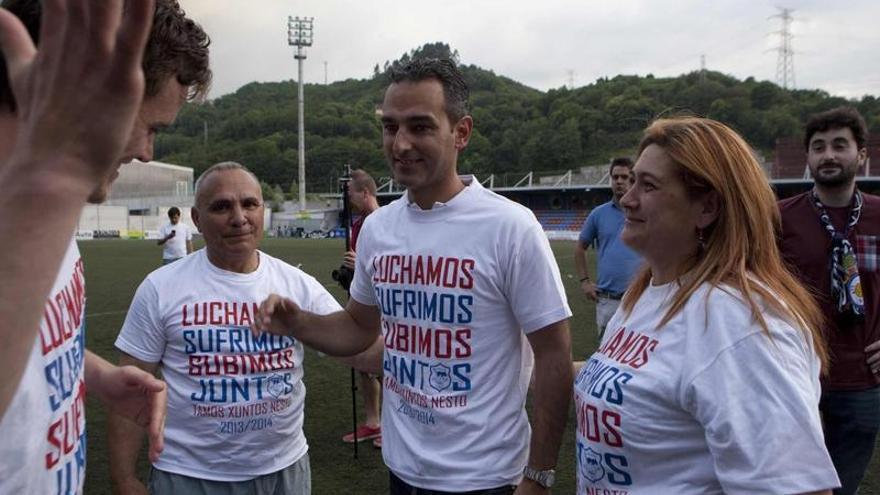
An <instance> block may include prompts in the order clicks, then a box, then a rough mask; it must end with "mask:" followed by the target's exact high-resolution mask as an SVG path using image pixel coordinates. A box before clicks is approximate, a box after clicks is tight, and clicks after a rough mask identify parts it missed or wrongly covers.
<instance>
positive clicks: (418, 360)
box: [255, 59, 572, 495]
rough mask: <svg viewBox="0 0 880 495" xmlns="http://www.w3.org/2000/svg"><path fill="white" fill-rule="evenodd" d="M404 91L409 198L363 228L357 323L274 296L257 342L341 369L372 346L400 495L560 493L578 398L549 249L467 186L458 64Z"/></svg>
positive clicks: (513, 209) (395, 152)
mask: <svg viewBox="0 0 880 495" xmlns="http://www.w3.org/2000/svg"><path fill="white" fill-rule="evenodd" d="M391 80H392V82H391V84H390V85H389V87H388V89H387V91H386V92H385V100H384V103H383V104H382V127H383V144H384V150H385V155H386V158H387V159H388V162H389V166H390V167H391V170H392V172H393V174H394V180H395V181H396V182H398V183H399V184H402V185H404V186H406V188H407V192H406V194H405V195H404V196H403V197H402V198H400V199H398V200H396V201H394V202H392V203H391V204H389V205H387V206H384V207H382V208H380V209H379V210H377V211H376V212H374V213H373V214H371V215H370V216H369V217H367V219H366V220H365V221H364V226H363V229H362V230H361V234H360V240H359V241H358V255H357V261H356V264H357V265H356V266H357V267H356V269H355V276H354V283H353V284H352V286H351V299H350V300H349V301H348V304H347V305H346V309H345V311H342V312H338V313H335V314H333V315H329V316H324V317H321V316H318V315H315V314H314V313H312V312H310V311H309V310H308V309H307V308H301V307H300V306H299V305H297V304H296V301H292V300H290V299H287V298H284V297H283V296H276V295H273V296H272V297H270V298H269V299H268V300H267V301H265V302H264V303H263V305H262V306H261V310H262V314H261V317H260V318H259V319H258V321H257V324H256V325H255V330H258V331H262V330H267V331H270V332H273V333H274V334H280V335H285V336H293V337H295V338H297V339H298V340H301V341H303V342H305V343H306V344H307V345H310V346H314V347H315V348H316V349H318V350H321V351H323V352H325V353H327V354H330V355H336V356H348V355H353V354H357V353H361V352H362V351H364V350H365V349H367V348H368V347H369V349H368V350H367V351H366V352H365V353H364V354H361V355H359V356H358V357H357V358H356V362H355V363H354V364H355V365H356V366H358V365H361V367H362V368H363V369H364V370H366V371H370V370H373V371H379V370H382V371H384V376H383V386H384V393H383V397H382V439H383V451H382V454H383V457H384V459H385V463H386V464H387V465H388V467H389V469H390V471H391V475H390V487H391V494H392V495H397V494H407V495H421V494H428V493H432V494H433V493H437V492H443V493H463V492H466V493H468V494H483V495H488V494H492V495H496V494H497V495H500V494H510V493H516V494H517V495H525V494H541V493H548V492H549V489H550V486H551V485H553V481H554V476H555V473H554V471H553V468H554V466H555V465H556V458H557V454H558V450H559V444H560V441H561V437H562V433H563V430H564V429H565V420H566V418H567V416H568V404H569V401H570V396H571V393H570V391H569V389H570V388H571V386H572V370H571V366H569V365H568V364H566V363H568V360H569V359H570V357H571V345H570V338H569V332H568V318H569V316H571V311H570V310H569V308H568V303H567V300H566V296H565V291H564V290H563V287H562V281H561V279H560V276H559V268H558V266H557V265H556V261H555V259H554V257H553V253H552V252H551V251H550V243H549V242H548V240H547V237H546V235H545V234H544V232H543V230H542V229H541V226H540V225H539V224H538V221H537V220H536V219H535V215H534V214H533V213H532V212H531V211H529V210H528V209H526V208H524V207H522V206H520V205H517V204H516V203H513V202H512V201H510V200H508V199H506V198H503V197H501V196H499V195H497V194H495V193H493V192H491V191H488V190H486V189H484V188H483V187H482V186H481V185H480V183H479V182H478V181H476V180H474V178H473V177H459V176H458V172H457V162H458V154H459V153H460V152H461V151H462V150H463V149H464V148H465V147H466V146H467V144H468V140H469V138H470V136H471V131H472V129H473V120H472V119H471V117H470V115H468V110H467V99H468V88H467V84H466V83H465V81H464V78H463V77H462V74H461V73H460V72H459V70H458V68H457V67H456V66H455V64H454V63H453V62H451V61H449V60H436V59H419V60H414V61H412V62H410V63H409V64H406V65H404V66H401V67H394V68H393V69H392V71H391ZM380 328H381V334H382V335H381V336H380V335H379V329H380ZM377 338H378V340H377ZM533 353H534V369H535V387H534V390H535V393H534V397H533V406H534V414H533V416H532V427H530V425H529V419H528V417H527V416H526V412H525V410H524V406H525V402H526V393H527V388H528V381H529V376H530V373H531V370H532V365H533ZM532 430H533V434H531V438H530V433H532Z"/></svg>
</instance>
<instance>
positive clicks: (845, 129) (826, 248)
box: [779, 107, 880, 495]
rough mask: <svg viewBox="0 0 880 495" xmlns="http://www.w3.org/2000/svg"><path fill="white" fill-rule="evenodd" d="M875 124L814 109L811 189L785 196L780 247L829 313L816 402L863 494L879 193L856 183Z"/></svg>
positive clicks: (876, 304)
mask: <svg viewBox="0 0 880 495" xmlns="http://www.w3.org/2000/svg"><path fill="white" fill-rule="evenodd" d="M867 137H868V132H867V129H866V126H865V121H864V119H863V118H862V116H861V115H859V113H858V112H857V111H856V110H855V109H854V108H849V107H843V108H837V109H834V110H831V111H828V112H825V113H820V114H818V115H814V116H813V117H812V118H810V120H809V121H808V122H807V126H806V132H805V136H804V146H805V148H806V153H807V165H808V166H809V167H810V173H811V174H812V176H813V181H814V187H813V189H812V190H811V191H809V192H805V193H803V194H800V195H798V196H795V197H792V198H788V199H785V200H783V201H780V202H779V209H780V210H781V212H782V242H781V243H780V246H781V249H782V253H783V255H784V256H785V258H786V260H787V261H788V262H789V263H790V264H791V266H793V267H796V268H797V270H796V273H797V274H798V276H799V277H800V280H801V282H803V283H804V284H805V285H806V286H807V287H809V288H810V289H811V291H812V293H813V294H816V296H817V300H818V303H819V306H820V307H821V309H822V313H823V314H825V315H826V318H825V324H824V328H823V329H822V330H823V333H824V335H825V338H826V340H827V341H828V345H829V347H830V350H831V368H830V370H829V373H828V374H827V376H825V377H823V382H822V400H821V402H820V403H819V409H820V410H821V412H822V423H823V426H824V429H825V444H826V445H827V446H828V451H829V453H830V454H831V459H832V460H833V461H834V466H835V468H836V469H837V474H838V476H840V482H841V483H842V484H843V486H842V487H841V488H840V489H839V490H836V491H835V492H834V493H835V494H845V495H849V494H854V493H857V491H858V487H859V483H861V480H862V478H863V477H864V475H865V470H866V469H867V468H868V464H869V463H870V461H871V456H872V454H873V453H874V449H875V441H876V438H877V431H878V428H880V197H877V196H873V195H871V194H865V193H863V192H861V191H859V189H858V187H856V181H855V176H856V173H857V172H858V170H859V168H860V167H862V166H864V164H865V160H866V159H867V149H866V147H865V142H866V141H867Z"/></svg>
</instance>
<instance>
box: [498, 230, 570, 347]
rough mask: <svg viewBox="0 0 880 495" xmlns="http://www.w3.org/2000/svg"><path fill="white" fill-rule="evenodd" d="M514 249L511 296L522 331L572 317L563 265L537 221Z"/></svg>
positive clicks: (509, 280) (509, 282) (510, 266)
mask: <svg viewBox="0 0 880 495" xmlns="http://www.w3.org/2000/svg"><path fill="white" fill-rule="evenodd" d="M512 249H514V252H513V253H512V256H511V259H510V262H509V263H508V273H507V277H506V281H507V296H508V300H509V301H510V306H511V309H512V310H513V314H514V315H515V316H516V319H517V321H518V322H519V325H520V327H521V328H522V330H523V331H524V332H525V333H531V332H534V331H535V330H539V329H541V328H544V327H546V326H547V325H550V324H552V323H556V322H558V321H560V320H564V319H566V318H568V317H570V316H571V310H570V309H569V307H568V299H567V298H566V295H565V288H564V287H563V286H562V278H561V277H560V275H559V266H558V265H557V264H556V259H555V258H554V257H553V251H552V250H551V249H550V241H548V240H547V236H546V235H545V234H544V231H543V230H542V229H541V226H540V225H538V223H537V222H535V223H534V225H532V226H530V227H529V228H528V229H526V230H525V231H524V232H523V234H522V235H521V238H520V240H519V242H517V243H515V245H514V246H512Z"/></svg>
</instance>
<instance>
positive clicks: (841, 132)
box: [810, 127, 856, 143]
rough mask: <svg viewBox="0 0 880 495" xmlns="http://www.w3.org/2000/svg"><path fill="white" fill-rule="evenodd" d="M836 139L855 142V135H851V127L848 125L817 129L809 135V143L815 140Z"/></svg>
mask: <svg viewBox="0 0 880 495" xmlns="http://www.w3.org/2000/svg"><path fill="white" fill-rule="evenodd" d="M838 139H843V140H846V141H853V142H855V140H856V139H855V136H853V133H852V129H850V128H849V127H834V128H831V129H828V130H825V131H817V132H815V133H814V134H813V135H812V136H811V137H810V143H815V142H817V141H823V142H824V141H834V140H838Z"/></svg>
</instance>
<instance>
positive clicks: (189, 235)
mask: <svg viewBox="0 0 880 495" xmlns="http://www.w3.org/2000/svg"><path fill="white" fill-rule="evenodd" d="M185 227H186V240H188V241H191V240H192V238H193V231H192V229H191V228H190V227H189V225H185Z"/></svg>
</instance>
